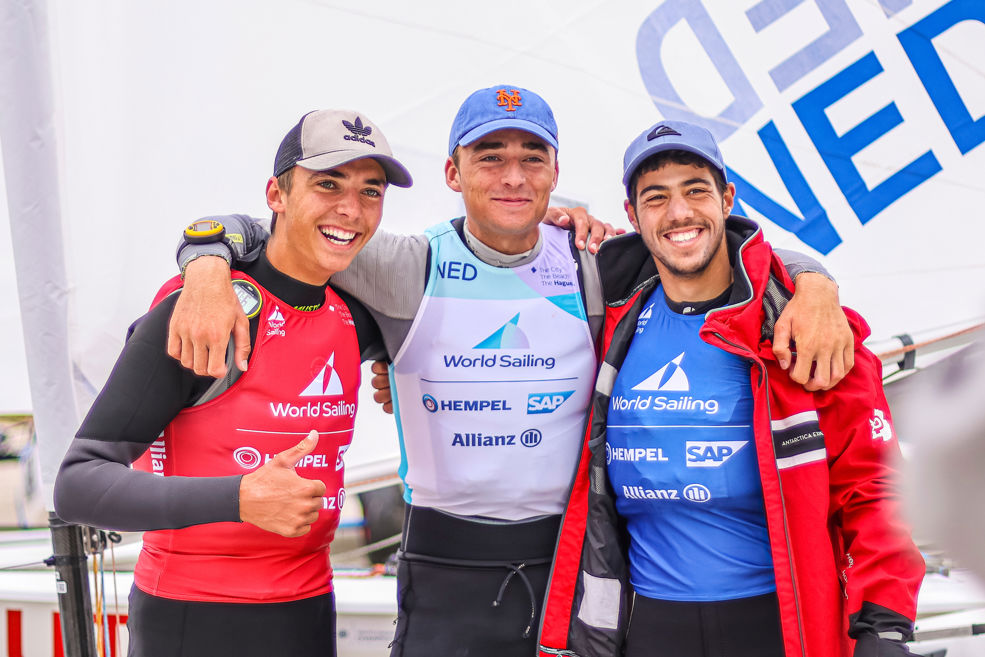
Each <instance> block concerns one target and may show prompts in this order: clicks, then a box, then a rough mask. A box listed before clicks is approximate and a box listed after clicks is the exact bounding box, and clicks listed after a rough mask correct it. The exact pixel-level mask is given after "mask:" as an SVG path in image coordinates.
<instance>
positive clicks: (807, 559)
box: [539, 121, 924, 657]
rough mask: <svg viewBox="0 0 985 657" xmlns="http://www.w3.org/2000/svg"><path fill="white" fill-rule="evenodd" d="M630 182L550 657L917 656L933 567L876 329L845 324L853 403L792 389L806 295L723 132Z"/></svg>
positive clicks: (704, 135)
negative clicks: (777, 334)
mask: <svg viewBox="0 0 985 657" xmlns="http://www.w3.org/2000/svg"><path fill="white" fill-rule="evenodd" d="M624 169H625V174H624V177H623V183H624V184H625V185H626V192H627V196H628V200H627V201H626V211H627V213H628V215H629V219H630V222H631V223H632V224H633V227H634V228H636V231H637V233H636V234H631V235H626V236H624V237H621V238H616V239H614V240H611V241H610V242H608V243H607V244H605V245H603V248H602V249H601V250H600V252H599V256H598V260H599V267H600V269H601V271H602V278H603V288H604V289H605V291H606V304H607V306H608V308H609V314H608V315H607V319H608V320H609V322H610V323H609V325H608V327H607V330H606V334H605V340H604V343H603V345H602V358H603V362H602V365H601V368H600V374H599V379H598V383H597V385H596V387H595V391H594V395H593V400H592V420H591V426H590V427H589V429H588V431H587V434H586V436H585V440H584V443H583V454H582V457H581V461H580V464H579V468H578V474H577V475H576V478H575V484H574V486H573V489H572V493H571V497H570V499H569V500H568V505H567V507H566V509H565V518H564V523H563V527H564V528H563V530H562V532H561V536H560V538H559V545H561V546H563V547H562V548H561V549H559V550H558V553H557V557H556V561H555V564H554V569H553V573H552V578H551V588H550V591H549V592H548V602H547V604H546V608H545V612H544V621H543V630H542V633H541V637H540V646H539V647H540V655H541V657H547V656H548V655H551V656H553V655H559V654H577V655H584V656H586V657H588V656H595V657H600V656H602V655H625V656H626V657H644V656H649V655H654V654H666V655H674V656H675V657H795V656H800V655H814V656H817V657H842V656H844V655H847V654H853V655H855V657H890V656H893V655H906V654H909V651H908V650H907V649H906V647H905V645H904V641H905V640H906V639H907V638H908V637H909V635H910V634H911V632H912V629H913V618H914V616H915V613H916V595H917V589H918V588H919V585H920V581H921V579H922V577H923V574H924V564H923V560H922V559H921V557H920V554H919V552H918V551H917V549H916V547H915V546H914V545H913V542H912V540H911V539H910V535H909V532H908V529H907V527H906V526H905V525H904V524H903V523H902V522H901V521H900V519H899V517H898V513H897V499H898V491H897V488H896V482H895V472H894V471H893V463H894V462H895V461H896V460H897V459H898V458H899V446H898V444H897V440H896V435H895V432H894V431H893V427H892V422H891V418H890V413H889V407H888V405H887V403H886V398H885V395H884V394H883V391H882V366H881V363H880V362H879V359H878V358H876V357H875V356H874V355H873V354H872V353H871V352H870V351H868V350H867V349H866V348H865V347H863V346H862V340H863V339H865V338H866V337H867V336H868V326H866V324H865V322H864V320H862V318H861V317H859V316H858V315H857V314H856V313H854V312H852V311H850V310H849V311H847V314H848V318H849V322H850V324H851V327H852V330H853V333H854V351H855V358H854V362H855V367H854V368H853V369H852V370H851V372H849V373H848V375H847V376H846V377H845V378H844V379H843V380H842V381H841V383H840V384H839V385H838V386H836V387H835V388H833V389H831V390H829V391H822V392H808V391H806V390H804V389H803V388H802V387H801V386H799V385H796V384H794V383H792V382H791V381H790V379H789V378H788V377H787V376H786V374H785V373H784V372H783V371H782V369H781V367H780V365H779V363H778V360H777V358H776V356H775V355H774V350H773V345H772V341H773V338H774V330H773V329H774V324H775V322H776V319H777V316H778V315H779V313H780V311H781V310H782V309H783V307H784V305H785V304H786V303H787V300H788V299H789V297H790V292H789V290H790V289H792V281H791V280H790V279H789V277H788V276H787V272H786V270H785V268H784V267H783V264H782V262H781V261H780V259H779V258H778V257H777V256H776V254H775V253H774V252H773V250H772V249H771V247H770V245H769V244H768V243H767V242H766V241H765V240H764V239H763V234H762V231H761V229H760V228H759V226H757V225H756V224H754V223H753V222H751V221H749V220H748V219H745V218H743V217H738V216H735V215H731V210H732V207H733V201H734V197H735V187H734V185H732V184H731V183H727V182H726V177H725V167H724V165H723V163H722V157H721V153H720V152H719V149H718V146H717V144H716V143H715V140H714V138H713V137H712V135H711V133H709V132H708V131H707V130H705V129H703V128H700V127H698V126H695V125H692V124H688V123H683V122H680V121H663V122H661V123H659V124H657V125H655V126H653V127H652V128H650V129H648V130H646V131H644V132H643V133H642V134H641V135H640V136H639V137H638V138H637V139H636V140H635V141H634V142H633V143H632V144H631V145H630V146H629V148H628V150H627V151H626V157H625V166H624ZM658 648H659V649H658Z"/></svg>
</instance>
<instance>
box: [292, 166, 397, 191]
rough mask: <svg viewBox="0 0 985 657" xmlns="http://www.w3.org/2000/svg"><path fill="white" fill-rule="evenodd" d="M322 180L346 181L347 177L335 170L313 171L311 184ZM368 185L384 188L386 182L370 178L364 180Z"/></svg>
mask: <svg viewBox="0 0 985 657" xmlns="http://www.w3.org/2000/svg"><path fill="white" fill-rule="evenodd" d="M322 178H335V179H337V180H348V179H349V176H348V175H347V174H344V173H342V172H341V171H339V170H337V169H327V170H326V171H315V172H314V173H313V174H312V176H311V180H312V182H315V183H317V182H318V181H319V180H321V179H322ZM366 184H368V185H376V186H378V187H386V180H385V179H384V180H380V179H379V178H370V179H368V180H366Z"/></svg>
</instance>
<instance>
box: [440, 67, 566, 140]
mask: <svg viewBox="0 0 985 657" xmlns="http://www.w3.org/2000/svg"><path fill="white" fill-rule="evenodd" d="M510 128H513V129H515V130H523V131H525V132H529V133H531V134H534V135H537V136H538V137H540V138H541V139H543V140H544V141H546V142H547V143H548V144H550V145H551V146H553V147H554V150H555V151H556V150H557V123H556V122H555V121H554V112H552V111H551V106H550V105H548V104H547V101H545V100H544V99H543V98H541V97H540V96H538V95H537V94H535V93H534V92H532V91H528V90H526V89H522V88H520V87H513V86H510V85H508V84H501V85H499V86H495V87H489V88H488V89H479V90H478V91H476V92H475V93H473V94H472V95H471V96H469V97H468V98H466V99H465V102H464V103H462V106H461V107H459V108H458V114H456V115H455V120H454V121H453V122H452V124H451V135H450V136H449V138H448V154H449V155H451V154H452V153H453V152H454V151H455V147H456V146H468V145H469V144H471V143H473V142H476V141H478V140H479V139H481V138H482V137H485V136H486V135H488V134H489V133H490V132H496V131H497V130H507V129H510Z"/></svg>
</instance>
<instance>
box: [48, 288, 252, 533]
mask: <svg viewBox="0 0 985 657" xmlns="http://www.w3.org/2000/svg"><path fill="white" fill-rule="evenodd" d="M175 299H176V295H172V296H171V297H169V298H167V299H165V300H164V301H162V302H161V303H160V304H158V305H157V306H156V307H155V308H154V309H153V310H151V311H150V312H149V313H148V314H147V315H145V316H144V317H142V318H141V319H140V320H138V321H137V322H136V323H135V324H134V326H133V327H131V333H130V336H129V338H128V339H127V342H126V344H125V345H124V347H123V351H122V353H121V354H120V357H119V359H118V360H117V362H116V365H115V366H114V368H113V371H112V373H111V374H110V376H109V379H108V380H107V381H106V385H105V387H103V390H102V392H100V393H99V396H98V397H97V398H96V401H95V402H93V405H92V407H91V408H90V409H89V413H88V415H86V418H85V420H84V421H83V422H82V426H81V427H80V428H79V431H78V433H77V434H76V436H75V439H74V440H73V441H72V443H71V444H70V446H69V449H68V452H67V453H66V455H65V458H64V460H63V461H62V465H61V468H60V470H59V472H58V477H57V479H56V481H55V490H54V496H55V499H54V501H55V511H56V512H57V514H58V516H59V517H60V518H62V519H63V520H65V521H67V522H74V523H79V524H86V525H93V526H97V527H104V528H107V529H117V530H121V531H141V530H152V529H176V528H180V527H187V526H190V525H198V524H203V523H209V522H222V521H237V522H238V521H239V482H240V479H241V476H239V475H237V476H229V477H177V476H175V477H160V476H157V475H154V474H151V473H149V472H142V471H137V470H132V469H131V468H130V467H129V466H130V464H131V463H132V462H133V461H134V460H136V459H137V458H138V457H139V456H140V455H141V454H143V453H144V452H145V451H146V450H147V448H148V447H149V446H150V444H151V443H152V442H154V441H155V440H157V439H158V437H159V436H160V434H161V432H162V431H163V429H164V427H165V426H167V424H168V423H169V422H170V421H171V420H172V419H173V418H174V416H175V415H177V414H178V413H179V412H180V411H181V409H182V408H184V407H185V406H187V405H189V404H191V403H192V402H193V401H194V400H195V399H198V397H199V396H201V394H202V393H203V392H204V391H205V389H206V388H207V387H208V386H209V384H211V382H212V379H210V378H208V377H199V376H195V375H194V374H193V373H192V372H190V371H188V370H185V369H183V368H182V367H181V364H180V363H179V362H178V361H176V360H174V359H172V358H171V357H169V356H168V355H167V353H166V351H165V345H166V344H167V326H168V320H169V319H170V316H171V311H172V309H173V307H174V302H175Z"/></svg>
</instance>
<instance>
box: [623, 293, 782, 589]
mask: <svg viewBox="0 0 985 657" xmlns="http://www.w3.org/2000/svg"><path fill="white" fill-rule="evenodd" d="M704 319H705V318H704V315H682V314H678V313H675V312H673V311H672V310H671V309H670V308H669V307H668V306H667V302H666V300H665V298H664V293H663V287H662V286H658V287H657V289H656V290H655V291H654V292H653V293H652V294H651V295H650V298H649V299H648V300H647V302H646V304H644V309H643V311H642V312H641V313H640V317H639V320H638V322H637V328H636V335H635V336H634V337H633V342H632V344H631V345H630V347H629V351H628V353H627V355H626V360H625V362H624V363H623V366H622V368H621V370H620V372H619V374H618V376H617V377H616V381H615V386H614V388H613V391H612V398H611V400H610V404H609V418H608V431H607V444H606V463H607V465H608V471H609V479H610V481H611V483H612V486H613V488H614V489H615V493H616V509H617V510H618V512H619V514H620V515H621V516H622V517H623V518H625V519H626V521H627V527H628V530H629V535H630V548H629V566H630V580H631V582H632V584H633V586H634V588H635V589H636V591H637V592H638V593H640V594H641V595H644V596H646V597H649V598H655V599H659V600H679V601H714V600H733V599H736V598H744V597H751V596H755V595H761V594H764V593H769V592H771V591H774V590H775V589H776V584H775V580H774V577H773V559H772V557H771V555H770V545H769V536H768V533H767V529H766V517H765V512H764V509H763V491H762V485H761V483H760V478H759V470H758V466H757V462H756V446H755V441H754V439H753V430H752V418H753V401H752V391H751V389H750V385H749V367H750V366H749V363H748V362H747V361H745V360H743V359H742V358H739V357H738V356H735V355H733V354H729V353H727V352H725V351H722V350H721V349H718V348H716V347H712V346H711V345H709V344H707V343H705V342H704V341H702V340H701V338H700V337H699V335H698V331H699V329H700V328H701V325H702V324H703V323H704Z"/></svg>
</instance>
